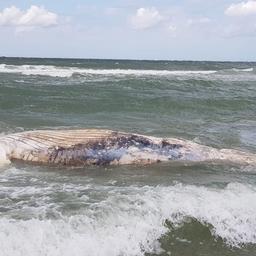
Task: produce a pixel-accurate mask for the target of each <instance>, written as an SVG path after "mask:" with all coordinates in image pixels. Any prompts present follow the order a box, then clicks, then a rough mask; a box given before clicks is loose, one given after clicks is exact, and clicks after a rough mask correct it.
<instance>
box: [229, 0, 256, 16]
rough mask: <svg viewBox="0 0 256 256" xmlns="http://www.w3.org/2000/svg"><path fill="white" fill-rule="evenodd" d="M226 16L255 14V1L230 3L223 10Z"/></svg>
mask: <svg viewBox="0 0 256 256" xmlns="http://www.w3.org/2000/svg"><path fill="white" fill-rule="evenodd" d="M225 14H226V15H228V16H248V15H252V14H256V1H248V2H241V3H238V4H231V5H230V6H229V7H228V8H227V9H226V11H225Z"/></svg>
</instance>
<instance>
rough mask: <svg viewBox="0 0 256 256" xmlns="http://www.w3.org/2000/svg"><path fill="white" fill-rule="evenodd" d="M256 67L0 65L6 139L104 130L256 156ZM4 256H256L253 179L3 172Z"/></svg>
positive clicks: (233, 174) (172, 172)
mask: <svg viewBox="0 0 256 256" xmlns="http://www.w3.org/2000/svg"><path fill="white" fill-rule="evenodd" d="M255 127H256V63H234V62H185V61H132V60H82V59H29V58H27V59H24V58H0V134H1V135H2V136H4V135H5V134H10V133H14V132H21V131H27V130H36V129H63V128H69V129H75V128H103V129H113V130H120V131H125V132H136V133H141V134H146V135H153V136H159V137H176V138H183V139H189V140H192V141H195V142H197V143H201V144H205V145H209V146H212V147H216V148H232V149H239V150H243V151H248V152H254V153H256V129H255ZM0 248H1V249H0V255H1V256H2V255H3V256H18V255H27V256H39V255H40V256H41V255H47V256H48V255H49V256H70V255H74V256H81V255H83V256H84V255H89V256H94V255H103V256H104V255H107V256H109V255H111V256H115V255H118V256H119V255H127V256H128V255H129V256H131V255H136V256H137V255H147V256H151V255H177V256H200V255H204V256H208V255H209V256H215V255H216V256H217V255H225V256H226V255H228V256H229V255H230V256H241V255H248V256H252V255H256V168H255V167H250V166H247V167H245V166H236V165H229V164H223V165H209V164H200V165H199V164H198V165H197V164H193V165H186V166H182V165H178V164H172V163H171V162H169V163H162V164H161V163H160V164H153V165H144V166H136V165H132V166H117V167H110V166H105V167H104V166H100V167H85V168H67V167H58V166H56V167H54V166H51V167H48V166H36V165H29V164H26V163H13V164H11V165H4V166H2V167H0Z"/></svg>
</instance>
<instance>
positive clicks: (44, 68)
mask: <svg viewBox="0 0 256 256" xmlns="http://www.w3.org/2000/svg"><path fill="white" fill-rule="evenodd" d="M216 72H217V71H215V70H140V69H90V68H77V67H57V66H50V65H6V64H0V73H21V74H23V75H42V76H52V77H71V76H72V75H74V74H80V75H106V76H111V75H134V76H181V75H209V74H213V73H216Z"/></svg>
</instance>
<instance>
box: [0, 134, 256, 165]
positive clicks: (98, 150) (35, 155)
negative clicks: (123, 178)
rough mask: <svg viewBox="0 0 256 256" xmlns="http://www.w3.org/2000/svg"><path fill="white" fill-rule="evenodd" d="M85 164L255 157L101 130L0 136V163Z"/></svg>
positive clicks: (253, 160) (240, 160)
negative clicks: (17, 161)
mask: <svg viewBox="0 0 256 256" xmlns="http://www.w3.org/2000/svg"><path fill="white" fill-rule="evenodd" d="M1 159H2V162H8V161H15V160H22V161H25V162H34V163H39V164H40V163H41V164H53V165H68V166H84V165H119V164H148V163H155V162H165V161H179V162H205V161H209V162H219V161H229V162H233V163H238V164H255V163H256V156H255V155H253V154H249V153H244V152H240V151H236V150H228V149H222V150H218V149H215V148H212V147H208V146H203V145H200V144H197V143H194V142H191V141H187V140H181V139H174V138H166V139H162V138H156V137H150V136H144V135H139V134H132V133H125V132H117V131H111V130H101V129H84V130H38V131H28V132H22V133H16V134H11V135H7V136H4V137H1V138H0V162H1Z"/></svg>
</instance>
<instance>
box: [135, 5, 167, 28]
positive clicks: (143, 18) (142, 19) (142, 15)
mask: <svg viewBox="0 0 256 256" xmlns="http://www.w3.org/2000/svg"><path fill="white" fill-rule="evenodd" d="M162 20H163V16H162V15H160V13H159V11H158V10H157V9H156V8H154V7H151V8H139V9H138V10H137V11H136V14H135V15H134V16H133V17H131V24H132V26H133V27H134V28H135V29H147V28H151V27H153V26H155V25H157V24H158V23H159V22H161V21H162Z"/></svg>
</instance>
